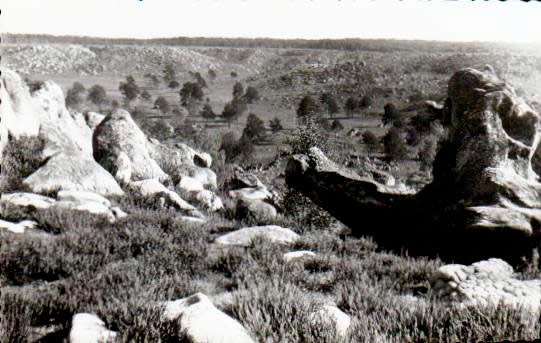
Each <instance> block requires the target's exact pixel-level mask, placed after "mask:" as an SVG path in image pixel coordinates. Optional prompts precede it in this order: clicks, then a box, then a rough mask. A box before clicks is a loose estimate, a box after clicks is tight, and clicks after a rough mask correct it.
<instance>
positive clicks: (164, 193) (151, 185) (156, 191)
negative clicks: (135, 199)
mask: <svg viewBox="0 0 541 343" xmlns="http://www.w3.org/2000/svg"><path fill="white" fill-rule="evenodd" d="M128 186H129V187H130V188H131V189H132V190H133V191H135V192H136V193H137V194H139V195H140V196H142V197H145V198H149V199H153V200H155V199H157V198H159V197H163V199H164V200H165V204H166V205H168V206H172V207H174V208H176V209H179V210H181V211H184V212H186V213H187V214H188V215H190V216H193V217H197V218H204V216H203V215H202V214H201V213H200V212H199V211H198V210H197V209H196V208H195V207H194V206H192V205H190V204H189V203H188V202H187V201H185V200H184V199H182V198H181V197H180V195H178V194H177V193H175V192H173V191H171V190H169V189H167V187H165V186H164V185H162V184H161V183H160V181H158V180H157V179H149V180H142V181H134V182H130V183H129V185H128Z"/></svg>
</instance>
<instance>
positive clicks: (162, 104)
mask: <svg viewBox="0 0 541 343" xmlns="http://www.w3.org/2000/svg"><path fill="white" fill-rule="evenodd" d="M154 108H157V109H159V110H160V111H161V112H162V113H163V114H165V113H167V112H169V110H170V109H171V106H169V102H168V101H167V99H165V98H164V97H163V96H159V97H158V98H157V99H156V101H155V102H154Z"/></svg>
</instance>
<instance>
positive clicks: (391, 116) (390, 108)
mask: <svg viewBox="0 0 541 343" xmlns="http://www.w3.org/2000/svg"><path fill="white" fill-rule="evenodd" d="M383 109H384V113H383V117H382V118H381V121H382V122H383V125H387V124H394V123H396V122H398V121H400V112H398V109H397V108H396V106H395V105H394V104H391V103H388V104H386V105H385V107H384V108H383Z"/></svg>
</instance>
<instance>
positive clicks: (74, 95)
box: [66, 82, 85, 108]
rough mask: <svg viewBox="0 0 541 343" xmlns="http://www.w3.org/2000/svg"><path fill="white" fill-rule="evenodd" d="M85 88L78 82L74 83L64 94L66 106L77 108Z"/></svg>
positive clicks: (81, 100)
mask: <svg viewBox="0 0 541 343" xmlns="http://www.w3.org/2000/svg"><path fill="white" fill-rule="evenodd" d="M84 91H85V86H83V84H82V83H80V82H74V83H73V86H72V87H71V88H70V89H68V92H67V93H66V106H67V107H72V108H77V107H78V106H79V105H80V104H81V103H82V102H83V95H82V93H84Z"/></svg>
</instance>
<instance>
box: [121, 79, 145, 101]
mask: <svg viewBox="0 0 541 343" xmlns="http://www.w3.org/2000/svg"><path fill="white" fill-rule="evenodd" d="M118 90H119V91H120V93H122V95H123V96H124V99H125V101H126V103H127V104H129V103H130V102H131V101H133V100H135V99H136V98H137V96H138V95H139V94H140V93H141V90H140V89H139V86H137V83H136V82H135V79H134V78H133V76H131V75H130V76H128V77H126V82H121V83H120V85H119V86H118Z"/></svg>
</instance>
